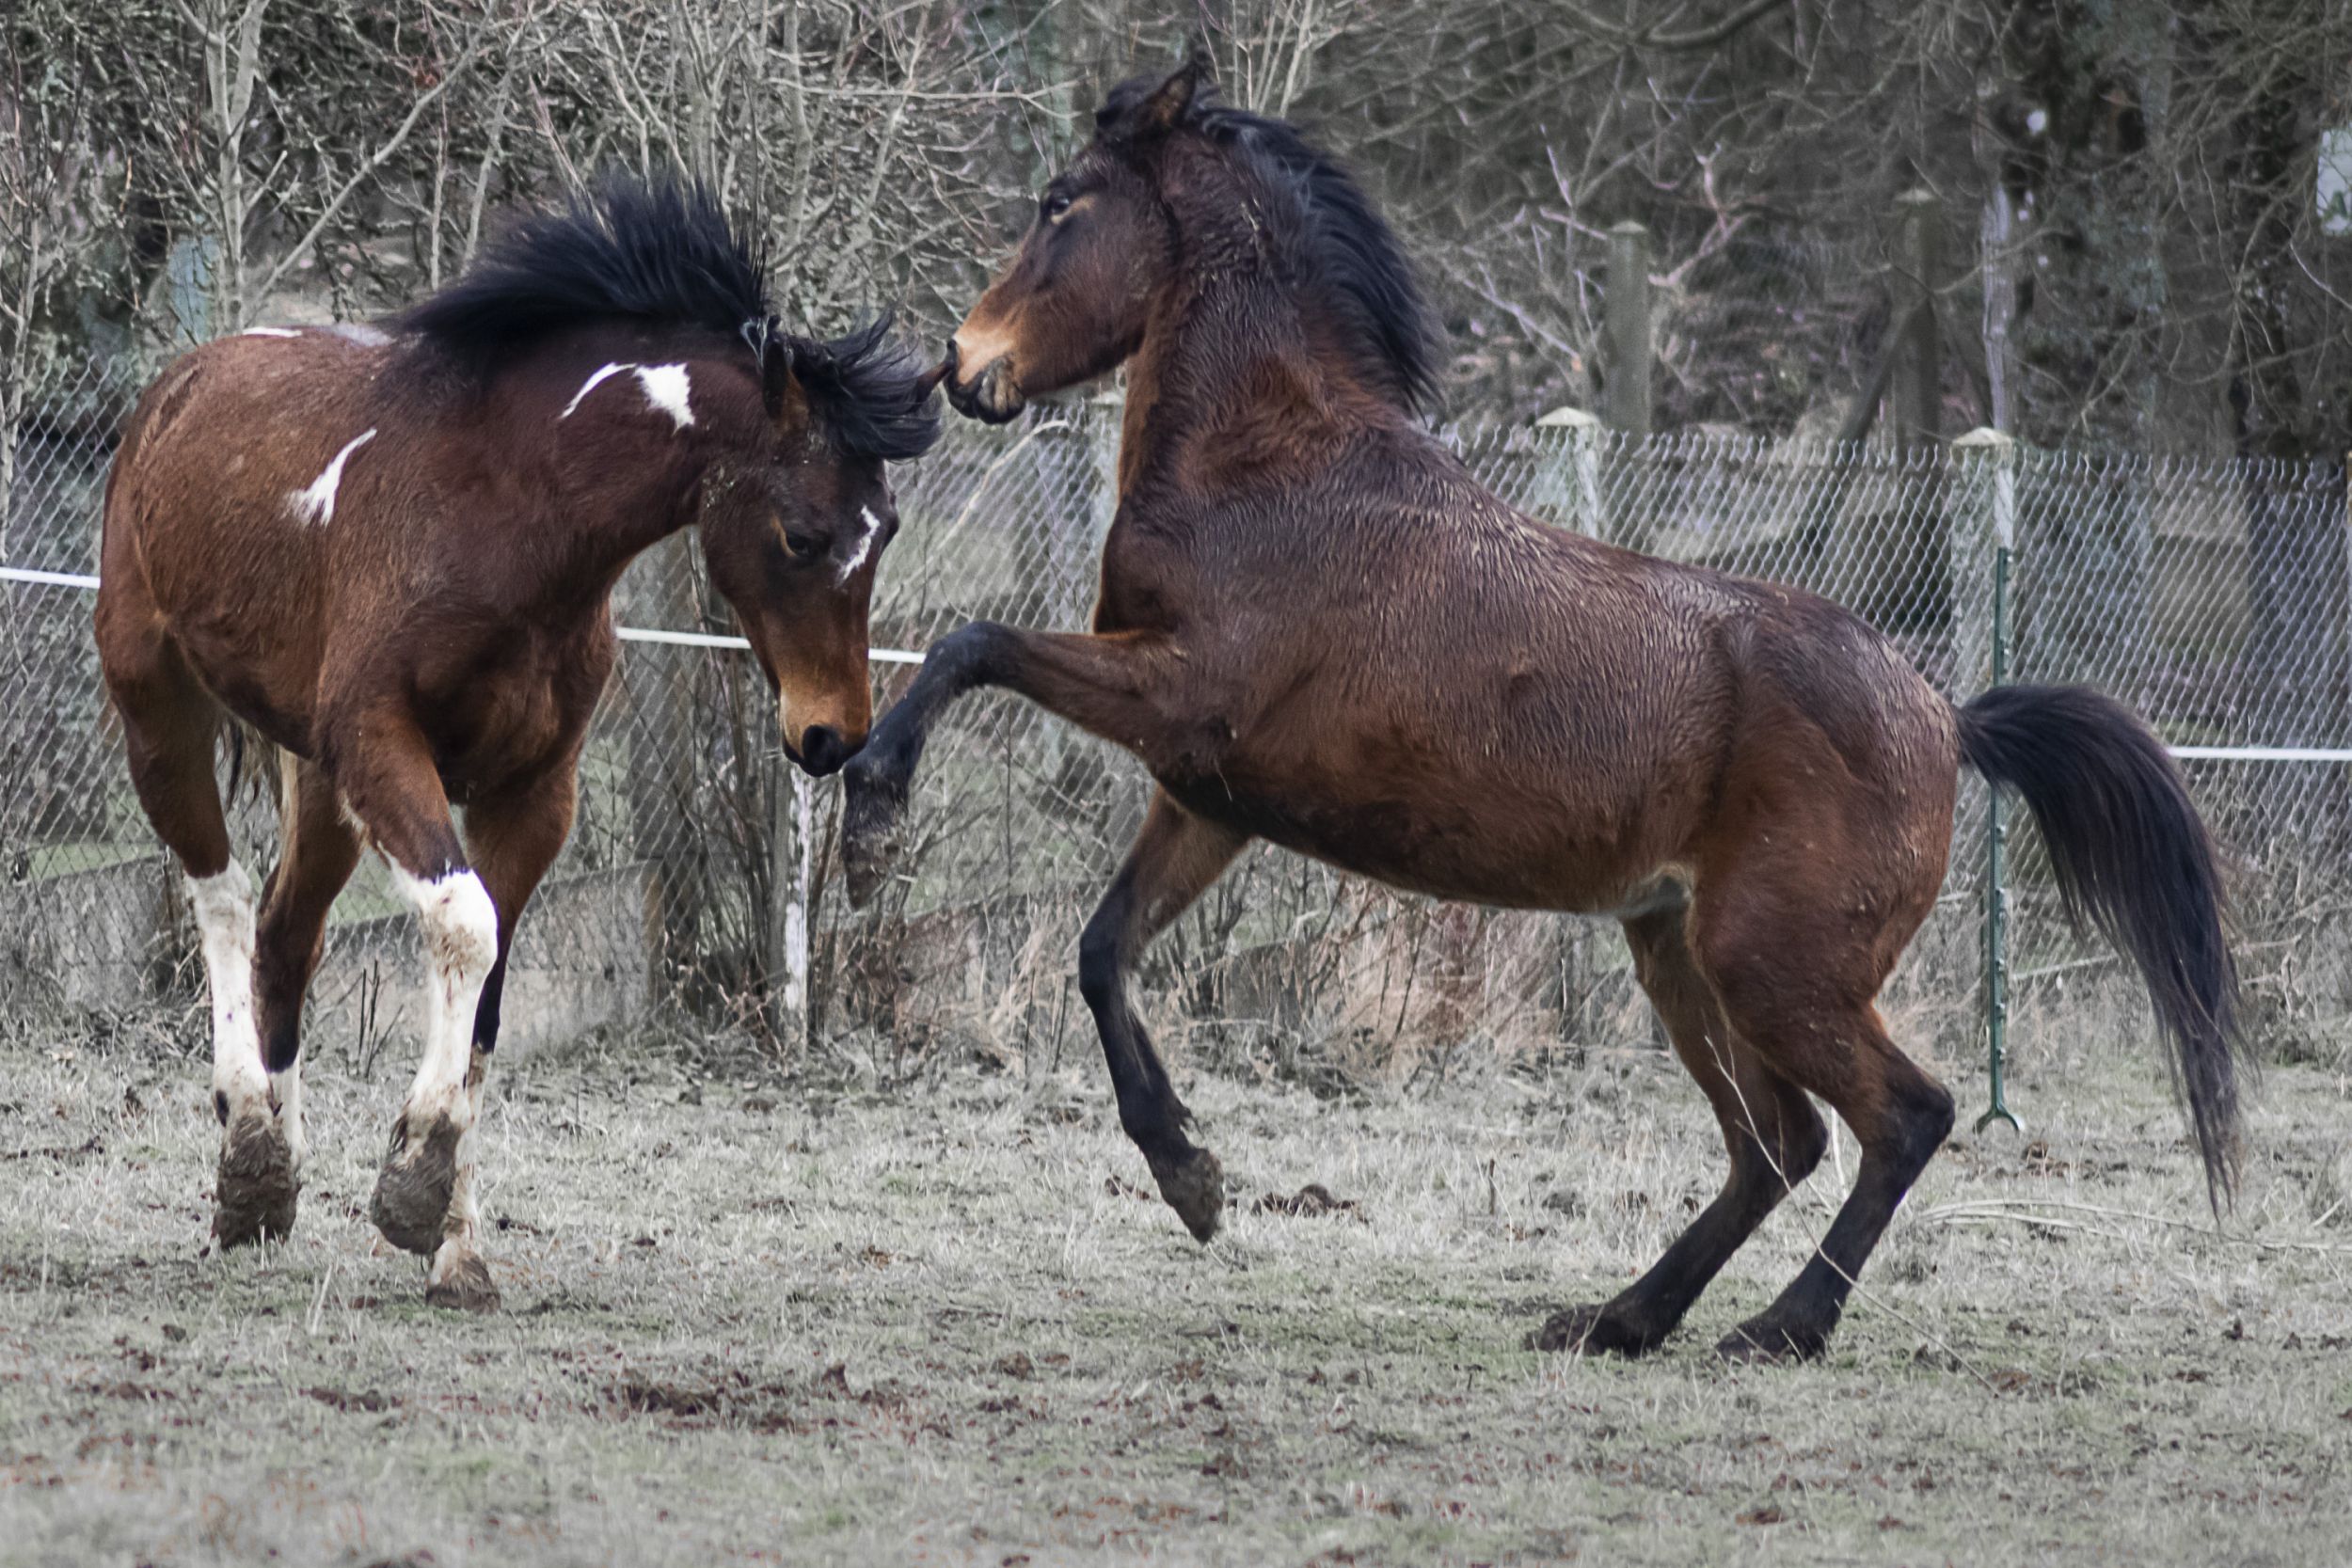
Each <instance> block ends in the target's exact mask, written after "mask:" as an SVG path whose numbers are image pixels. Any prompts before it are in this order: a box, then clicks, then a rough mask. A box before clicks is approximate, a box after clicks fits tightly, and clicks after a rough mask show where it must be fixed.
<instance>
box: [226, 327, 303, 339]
mask: <svg viewBox="0 0 2352 1568" xmlns="http://www.w3.org/2000/svg"><path fill="white" fill-rule="evenodd" d="M237 336H238V337H240V338H299V337H301V336H302V334H301V333H300V332H299V331H297V330H295V329H294V327H291V326H248V327H246V329H245V330H244V331H243V332H240V333H238V334H237Z"/></svg>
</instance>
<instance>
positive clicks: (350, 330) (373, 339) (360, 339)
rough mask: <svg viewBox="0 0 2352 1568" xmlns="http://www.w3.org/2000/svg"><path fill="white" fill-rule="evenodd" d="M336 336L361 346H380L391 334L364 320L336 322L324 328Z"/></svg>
mask: <svg viewBox="0 0 2352 1568" xmlns="http://www.w3.org/2000/svg"><path fill="white" fill-rule="evenodd" d="M326 330H327V331H329V332H332V333H333V334H335V336H336V337H338V338H342V339H344V340H346V341H350V342H355V343H358V345H359V346H360V347H361V348H382V347H383V346H384V345H385V344H386V343H389V342H390V341H392V335H391V334H390V333H389V332H387V331H385V330H384V329H383V328H382V327H380V326H370V325H368V324H367V323H365V322H337V323H336V324H335V325H332V326H330V327H328V328H327V329H326Z"/></svg>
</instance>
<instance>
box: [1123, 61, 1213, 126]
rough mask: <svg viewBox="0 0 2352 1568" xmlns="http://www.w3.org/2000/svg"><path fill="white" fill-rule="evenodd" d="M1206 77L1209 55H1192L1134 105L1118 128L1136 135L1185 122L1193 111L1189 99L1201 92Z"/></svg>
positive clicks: (1207, 74)
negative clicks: (1185, 118)
mask: <svg viewBox="0 0 2352 1568" xmlns="http://www.w3.org/2000/svg"><path fill="white" fill-rule="evenodd" d="M1208 80H1209V59H1208V56H1207V55H1198V54H1196V55H1193V56H1192V57H1191V58H1189V59H1187V60H1186V61H1184V64H1183V65H1181V66H1179V67H1177V68H1176V73H1175V74H1174V75H1172V76H1170V77H1169V78H1168V80H1167V81H1165V82H1162V83H1161V84H1160V85H1159V86H1158V87H1153V88H1152V91H1151V94H1150V95H1149V96H1148V97H1146V98H1145V99H1144V100H1143V102H1142V103H1137V104H1136V106H1135V108H1134V110H1133V111H1132V112H1131V113H1130V114H1129V115H1128V116H1127V117H1126V121H1127V123H1126V124H1125V125H1124V126H1123V127H1121V129H1123V130H1124V131H1125V132H1126V133H1127V134H1128V135H1131V136H1135V137H1137V138H1139V139H1149V138H1151V137H1154V136H1164V135H1168V133H1169V132H1170V131H1173V130H1175V129H1176V127H1178V126H1179V125H1182V124H1183V123H1184V117H1185V116H1186V115H1187V114H1190V113H1191V112H1192V101H1193V100H1194V99H1195V98H1196V97H1198V96H1200V88H1201V87H1202V85H1203V84H1205V83H1206V82H1207V81H1208Z"/></svg>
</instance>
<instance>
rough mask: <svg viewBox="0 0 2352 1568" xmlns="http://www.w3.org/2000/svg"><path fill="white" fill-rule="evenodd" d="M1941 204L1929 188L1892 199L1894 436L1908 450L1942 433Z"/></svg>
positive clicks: (1942, 214)
mask: <svg viewBox="0 0 2352 1568" xmlns="http://www.w3.org/2000/svg"><path fill="white" fill-rule="evenodd" d="M1943 229H1944V206H1943V203H1942V202H1941V201H1939V200H1937V199H1936V197H1935V194H1934V193H1933V192H1931V191H1923V190H1912V191H1905V192H1904V193H1903V194H1902V195H1900V196H1899V197H1897V198H1895V289H1894V293H1895V319H1896V320H1897V321H1898V322H1900V323H1901V324H1902V335H1901V341H1900V342H1899V345H1898V346H1897V348H1896V351H1895V352H1896V370H1895V388H1894V398H1895V407H1894V415H1895V438H1896V440H1897V441H1898V442H1899V444H1900V445H1901V446H1902V447H1904V448H1905V449H1906V450H1908V449H1910V448H1912V447H1915V446H1920V445H1923V444H1926V443H1929V442H1932V441H1934V440H1936V439H1937V438H1938V437H1939V436H1942V434H1943V428H1942V427H1943V420H1942V418H1941V415H1942V409H1943V403H1944V397H1943V388H1942V384H1941V383H1942V374H1943V363H1942V352H1941V338H1940V335H1939V333H1938V331H1937V327H1936V319H1935V283H1936V277H1937V272H1938V268H1939V265H1940V252H1941V249H1942V245H1941V236H1942V233H1943Z"/></svg>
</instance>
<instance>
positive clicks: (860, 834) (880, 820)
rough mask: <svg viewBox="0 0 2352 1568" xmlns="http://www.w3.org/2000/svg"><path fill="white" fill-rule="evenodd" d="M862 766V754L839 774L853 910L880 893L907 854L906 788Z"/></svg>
mask: <svg viewBox="0 0 2352 1568" xmlns="http://www.w3.org/2000/svg"><path fill="white" fill-rule="evenodd" d="M862 763H865V759H864V757H863V756H862V755H861V756H858V757H852V758H850V765H849V767H848V768H845V769H844V770H843V771H844V776H845V781H846V782H845V784H844V785H843V787H844V789H845V791H846V793H847V800H846V802H845V804H844V806H843V808H842V827H841V865H842V870H843V872H844V880H845V881H846V882H847V883H848V885H849V890H850V905H851V906H852V907H853V908H856V909H864V908H865V907H866V905H867V904H868V903H870V902H871V901H872V900H873V896H874V895H875V894H877V893H879V892H881V891H882V884H883V883H884V882H887V881H888V880H889V879H890V878H891V876H892V874H893V873H895V872H896V871H897V870H898V862H899V860H900V859H901V858H902V857H903V856H904V854H905V852H906V833H905V826H906V807H907V792H906V785H905V784H904V783H903V782H901V781H898V780H895V779H892V778H890V777H889V776H888V775H887V774H886V773H885V772H884V770H883V769H882V768H881V767H880V766H879V765H876V764H871V763H865V765H864V766H861V764H862Z"/></svg>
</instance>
